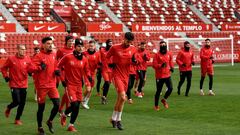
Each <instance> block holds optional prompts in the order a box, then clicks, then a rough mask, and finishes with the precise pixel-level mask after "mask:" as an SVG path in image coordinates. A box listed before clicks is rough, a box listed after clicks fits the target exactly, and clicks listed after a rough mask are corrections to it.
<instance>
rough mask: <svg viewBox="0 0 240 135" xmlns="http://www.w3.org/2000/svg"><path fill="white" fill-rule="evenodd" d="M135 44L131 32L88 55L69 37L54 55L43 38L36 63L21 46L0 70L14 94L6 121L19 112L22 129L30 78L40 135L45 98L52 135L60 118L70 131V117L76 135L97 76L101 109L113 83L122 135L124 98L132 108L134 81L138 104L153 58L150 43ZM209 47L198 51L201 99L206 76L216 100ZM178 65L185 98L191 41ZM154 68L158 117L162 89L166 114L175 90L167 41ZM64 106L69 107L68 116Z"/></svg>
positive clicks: (115, 113)
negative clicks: (49, 106)
mask: <svg viewBox="0 0 240 135" xmlns="http://www.w3.org/2000/svg"><path fill="white" fill-rule="evenodd" d="M133 41H134V35H133V33H131V32H127V33H125V35H124V39H123V41H122V43H120V44H116V45H113V42H112V40H111V39H108V40H107V41H106V46H105V47H103V46H102V47H100V49H99V51H97V50H96V42H95V41H94V40H91V41H89V42H88V47H87V50H85V46H84V42H83V40H81V39H80V38H76V39H75V38H74V37H73V36H71V35H68V36H66V37H65V46H64V47H63V48H61V49H59V50H57V51H56V52H54V51H53V39H52V38H51V37H45V38H43V39H42V46H41V47H36V48H34V52H35V54H34V55H33V57H32V58H30V57H28V56H26V55H25V51H26V46H25V45H17V50H18V51H17V53H16V55H14V56H10V57H9V58H8V59H7V61H6V62H5V64H4V65H3V67H2V68H1V72H2V74H3V77H4V79H5V81H6V82H9V87H10V89H11V94H12V102H11V103H10V104H9V105H8V106H7V107H6V110H5V116H6V117H9V115H10V112H11V110H12V109H13V108H14V107H17V106H18V109H17V114H16V118H15V124H16V125H22V121H21V120H20V117H21V115H22V113H23V110H24V106H25V102H26V95H27V91H26V89H27V87H28V76H32V78H33V80H34V81H33V82H34V86H35V91H36V100H37V102H38V111H37V124H38V133H39V134H40V135H44V134H45V131H44V129H43V127H42V120H43V112H44V109H45V97H46V95H48V96H49V98H50V99H51V101H52V104H53V108H52V110H51V114H50V116H49V119H48V120H47V122H46V124H47V126H48V127H49V131H50V132H51V133H54V129H53V119H54V118H55V116H56V115H57V113H58V112H59V113H60V115H61V125H63V126H64V125H66V118H67V116H68V115H69V114H71V115H70V117H71V118H70V122H69V126H68V128H67V130H68V131H77V130H76V129H75V127H74V122H75V121H76V119H77V116H78V112H79V107H80V105H82V106H83V107H84V108H85V109H90V107H89V105H88V102H89V100H90V97H91V93H92V89H93V87H94V85H95V81H94V80H95V77H96V74H97V80H98V82H97V92H98V95H99V96H100V95H101V94H100V81H101V77H103V79H104V84H103V88H102V90H103V93H102V96H101V103H102V104H107V94H108V91H109V87H110V84H111V83H113V84H114V86H115V89H116V91H117V99H116V103H115V105H114V110H113V114H112V117H111V119H110V122H111V124H112V126H113V127H114V128H118V129H119V130H122V129H123V127H122V123H121V116H122V111H123V107H124V103H125V101H126V98H127V99H128V103H129V104H132V103H133V100H132V98H131V89H132V88H133V86H134V81H135V80H137V81H136V82H137V83H136V85H135V88H136V89H135V95H136V96H137V97H139V98H142V97H143V96H144V93H143V87H144V83H145V80H146V71H147V66H148V65H147V62H148V61H149V60H150V58H151V55H150V52H149V51H148V50H146V42H140V43H139V45H138V47H135V46H133ZM205 42H206V45H205V46H204V47H202V49H201V51H200V58H201V81H200V94H201V95H204V92H203V90H202V86H203V81H204V78H205V75H206V74H208V75H209V78H210V79H209V80H210V82H209V95H215V94H214V93H213V91H212V84H213V65H212V64H213V63H214V60H213V51H212V49H211V47H210V40H209V39H206V40H205ZM176 62H177V64H178V65H179V70H180V81H179V84H178V87H177V88H178V92H177V93H178V95H180V90H181V86H182V84H183V82H184V80H185V78H187V88H186V92H185V96H188V95H189V90H190V86H191V78H192V65H194V64H195V62H194V56H193V52H192V51H191V49H190V43H189V42H188V41H186V42H184V47H183V48H182V49H181V50H180V51H179V53H178V55H177V58H176ZM152 65H153V68H154V69H155V78H156V87H157V90H156V93H155V105H154V109H155V110H157V111H158V110H159V109H160V107H159V103H158V102H159V98H160V93H161V91H162V87H163V84H164V83H165V84H166V86H167V91H166V93H165V95H164V96H163V99H162V100H161V102H162V104H163V105H164V107H165V108H168V103H167V98H168V97H169V96H170V95H171V92H172V89H173V86H172V81H171V72H173V71H174V65H173V57H172V53H171V52H170V51H168V49H167V44H166V42H165V41H160V43H159V52H158V53H156V54H155V55H154V57H153V62H152ZM60 82H62V85H63V87H64V90H65V91H64V94H63V96H62V100H61V103H60V97H59V92H58V89H57V87H58V85H59V83H60ZM83 85H85V90H84V91H83V90H82V89H83ZM64 105H66V108H65V110H64ZM63 110H64V111H63Z"/></svg>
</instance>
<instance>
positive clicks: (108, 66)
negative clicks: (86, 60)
mask: <svg viewBox="0 0 240 135" xmlns="http://www.w3.org/2000/svg"><path fill="white" fill-rule="evenodd" d="M111 46H112V40H111V39H108V40H107V41H106V47H105V48H101V50H100V57H101V62H102V77H103V79H104V84H103V95H102V98H101V99H102V104H106V103H107V94H108V90H109V87H110V84H111V81H112V59H109V60H108V59H106V55H107V53H108V51H109V49H110V48H111Z"/></svg>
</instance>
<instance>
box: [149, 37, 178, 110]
mask: <svg viewBox="0 0 240 135" xmlns="http://www.w3.org/2000/svg"><path fill="white" fill-rule="evenodd" d="M153 68H154V69H155V77H156V85H157V91H156V94H155V107H154V109H155V110H156V111H158V110H159V109H160V107H159V105H158V102H159V97H160V93H161V91H162V87H163V84H164V83H165V84H166V86H167V91H166V93H165V95H164V98H163V99H162V100H161V102H162V104H163V105H164V107H165V108H168V103H167V98H168V97H169V96H170V95H171V93H172V89H173V86H172V80H171V72H173V71H174V68H173V60H172V53H171V52H170V51H168V50H167V45H166V42H165V41H161V42H160V50H159V53H157V54H155V56H154V58H153Z"/></svg>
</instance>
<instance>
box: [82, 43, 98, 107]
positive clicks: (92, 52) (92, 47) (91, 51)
mask: <svg viewBox="0 0 240 135" xmlns="http://www.w3.org/2000/svg"><path fill="white" fill-rule="evenodd" d="M84 56H86V58H87V60H88V64H89V69H90V73H91V77H92V78H95V76H96V70H97V67H98V65H99V62H100V55H99V52H97V51H96V42H95V41H93V40H91V41H89V48H88V50H87V51H86V52H84ZM94 83H95V81H94V79H93V80H92V82H91V84H86V91H85V93H84V100H83V102H82V105H83V107H84V108H85V109H89V108H90V107H89V106H88V101H89V99H90V96H91V92H92V89H93V87H94Z"/></svg>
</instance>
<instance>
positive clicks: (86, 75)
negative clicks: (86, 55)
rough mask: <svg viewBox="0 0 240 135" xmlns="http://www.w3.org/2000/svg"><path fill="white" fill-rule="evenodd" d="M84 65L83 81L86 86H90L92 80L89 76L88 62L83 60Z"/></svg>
mask: <svg viewBox="0 0 240 135" xmlns="http://www.w3.org/2000/svg"><path fill="white" fill-rule="evenodd" d="M84 63H85V64H84V73H85V74H84V78H85V79H84V80H85V81H86V84H90V83H91V82H92V81H93V79H94V78H92V76H91V73H90V68H89V63H88V60H87V59H84Z"/></svg>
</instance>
